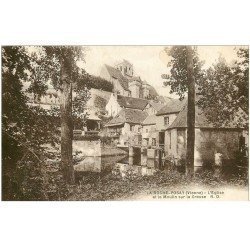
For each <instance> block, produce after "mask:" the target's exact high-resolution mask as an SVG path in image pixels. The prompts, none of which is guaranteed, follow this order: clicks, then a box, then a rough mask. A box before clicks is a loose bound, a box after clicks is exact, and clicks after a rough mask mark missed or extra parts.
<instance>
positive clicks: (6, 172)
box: [2, 46, 56, 200]
mask: <svg viewBox="0 0 250 250" xmlns="http://www.w3.org/2000/svg"><path fill="white" fill-rule="evenodd" d="M34 63H35V61H34V58H32V57H31V56H29V54H28V53H27V50H26V48H25V47H24V46H5V47H3V48H2V87H3V92H2V107H3V109H2V149H3V151H2V154H3V165H2V166H3V168H2V171H3V172H2V176H3V179H2V180H3V182H2V185H3V199H4V200H17V199H19V200H20V199H21V200H24V199H25V200H27V199H43V198H44V197H43V190H42V188H41V182H42V177H41V168H40V165H41V162H42V160H43V156H44V144H45V143H51V144H53V143H55V141H56V126H54V124H53V122H51V120H47V119H46V117H47V115H48V114H47V112H46V111H45V110H42V109H40V108H39V107H32V106H29V105H28V104H27V101H28V98H27V96H26V95H25V93H24V88H23V83H24V82H26V81H31V80H32V79H31V77H30V74H29V73H30V72H31V71H32V67H33V64H34ZM34 176H36V177H34Z"/></svg>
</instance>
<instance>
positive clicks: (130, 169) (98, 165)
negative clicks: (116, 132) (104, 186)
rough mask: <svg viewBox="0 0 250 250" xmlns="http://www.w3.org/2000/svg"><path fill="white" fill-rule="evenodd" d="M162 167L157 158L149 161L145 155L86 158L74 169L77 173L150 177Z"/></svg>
mask: <svg viewBox="0 0 250 250" xmlns="http://www.w3.org/2000/svg"><path fill="white" fill-rule="evenodd" d="M161 167H162V164H161V162H160V161H159V159H158V158H155V159H150V158H147V156H146V155H145V154H135V155H134V156H133V157H132V156H128V155H127V156H124V155H120V156H119V155H118V156H117V155H116V156H106V157H86V158H84V160H83V161H81V162H80V163H78V164H77V165H76V166H75V167H74V168H75V170H76V171H77V173H78V174H79V173H81V174H84V173H86V172H88V173H89V172H92V173H104V172H107V171H108V172H110V171H111V172H112V173H113V174H114V175H118V174H119V175H121V176H122V177H131V178H133V177H135V176H138V175H139V176H150V175H153V174H154V173H155V172H156V171H157V170H158V169H160V168H161Z"/></svg>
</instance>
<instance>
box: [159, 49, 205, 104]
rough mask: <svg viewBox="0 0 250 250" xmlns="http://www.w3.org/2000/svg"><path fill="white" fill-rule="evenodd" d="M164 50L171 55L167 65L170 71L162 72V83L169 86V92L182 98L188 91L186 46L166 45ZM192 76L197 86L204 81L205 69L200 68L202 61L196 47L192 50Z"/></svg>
mask: <svg viewBox="0 0 250 250" xmlns="http://www.w3.org/2000/svg"><path fill="white" fill-rule="evenodd" d="M165 52H166V53H167V55H168V56H170V57H171V60H170V62H169V63H168V65H167V66H168V67H169V68H170V72H169V73H168V74H163V75H162V78H163V79H164V80H165V81H164V83H163V84H164V85H165V86H170V87H171V89H170V94H172V93H176V94H177V95H179V97H180V99H181V100H182V99H183V98H184V97H185V95H186V94H187V92H188V84H189V83H188V71H187V48H186V46H172V47H166V48H165ZM192 55H193V68H194V78H195V82H196V84H197V85H198V86H200V85H201V86H202V85H203V84H204V81H205V71H204V70H203V69H202V66H203V65H204V62H203V61H200V59H199V57H198V53H197V48H196V47H194V48H193V50H192Z"/></svg>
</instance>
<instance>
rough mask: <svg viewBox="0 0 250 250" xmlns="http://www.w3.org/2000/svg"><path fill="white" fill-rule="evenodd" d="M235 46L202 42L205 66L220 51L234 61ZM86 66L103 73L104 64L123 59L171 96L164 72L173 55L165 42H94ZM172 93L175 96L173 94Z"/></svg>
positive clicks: (212, 60) (199, 50)
mask: <svg viewBox="0 0 250 250" xmlns="http://www.w3.org/2000/svg"><path fill="white" fill-rule="evenodd" d="M234 48H235V46H198V53H199V55H200V59H201V60H205V67H209V66H210V65H212V63H214V62H215V61H216V60H217V59H218V57H219V56H220V54H221V55H222V56H223V57H225V59H226V61H227V62H228V63H230V62H231V61H233V60H235V59H236V51H235V49H234ZM86 53H87V54H86V63H85V64H84V65H83V67H84V68H85V69H86V71H87V72H88V73H90V74H93V75H97V76H98V75H100V70H101V67H102V65H103V64H108V65H111V66H113V65H114V64H115V63H116V62H118V61H121V60H123V59H126V60H128V61H129V62H131V63H132V64H133V66H134V72H135V75H138V76H140V77H141V79H142V80H146V81H147V82H148V83H149V84H151V85H152V86H154V87H155V88H156V90H157V92H158V93H159V94H160V95H166V96H171V95H170V94H169V87H163V79H162V78H161V75H162V74H164V73H166V72H168V69H167V62H168V61H169V60H170V58H169V57H168V56H167V55H166V53H165V52H164V46H90V47H88V50H87V52H86ZM172 97H175V96H173V95H172Z"/></svg>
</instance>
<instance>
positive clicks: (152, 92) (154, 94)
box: [147, 84, 158, 98]
mask: <svg viewBox="0 0 250 250" xmlns="http://www.w3.org/2000/svg"><path fill="white" fill-rule="evenodd" d="M147 85H148V90H149V95H150V96H151V98H155V97H156V96H158V93H157V92H156V90H155V88H154V87H153V86H151V85H149V84H147Z"/></svg>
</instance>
